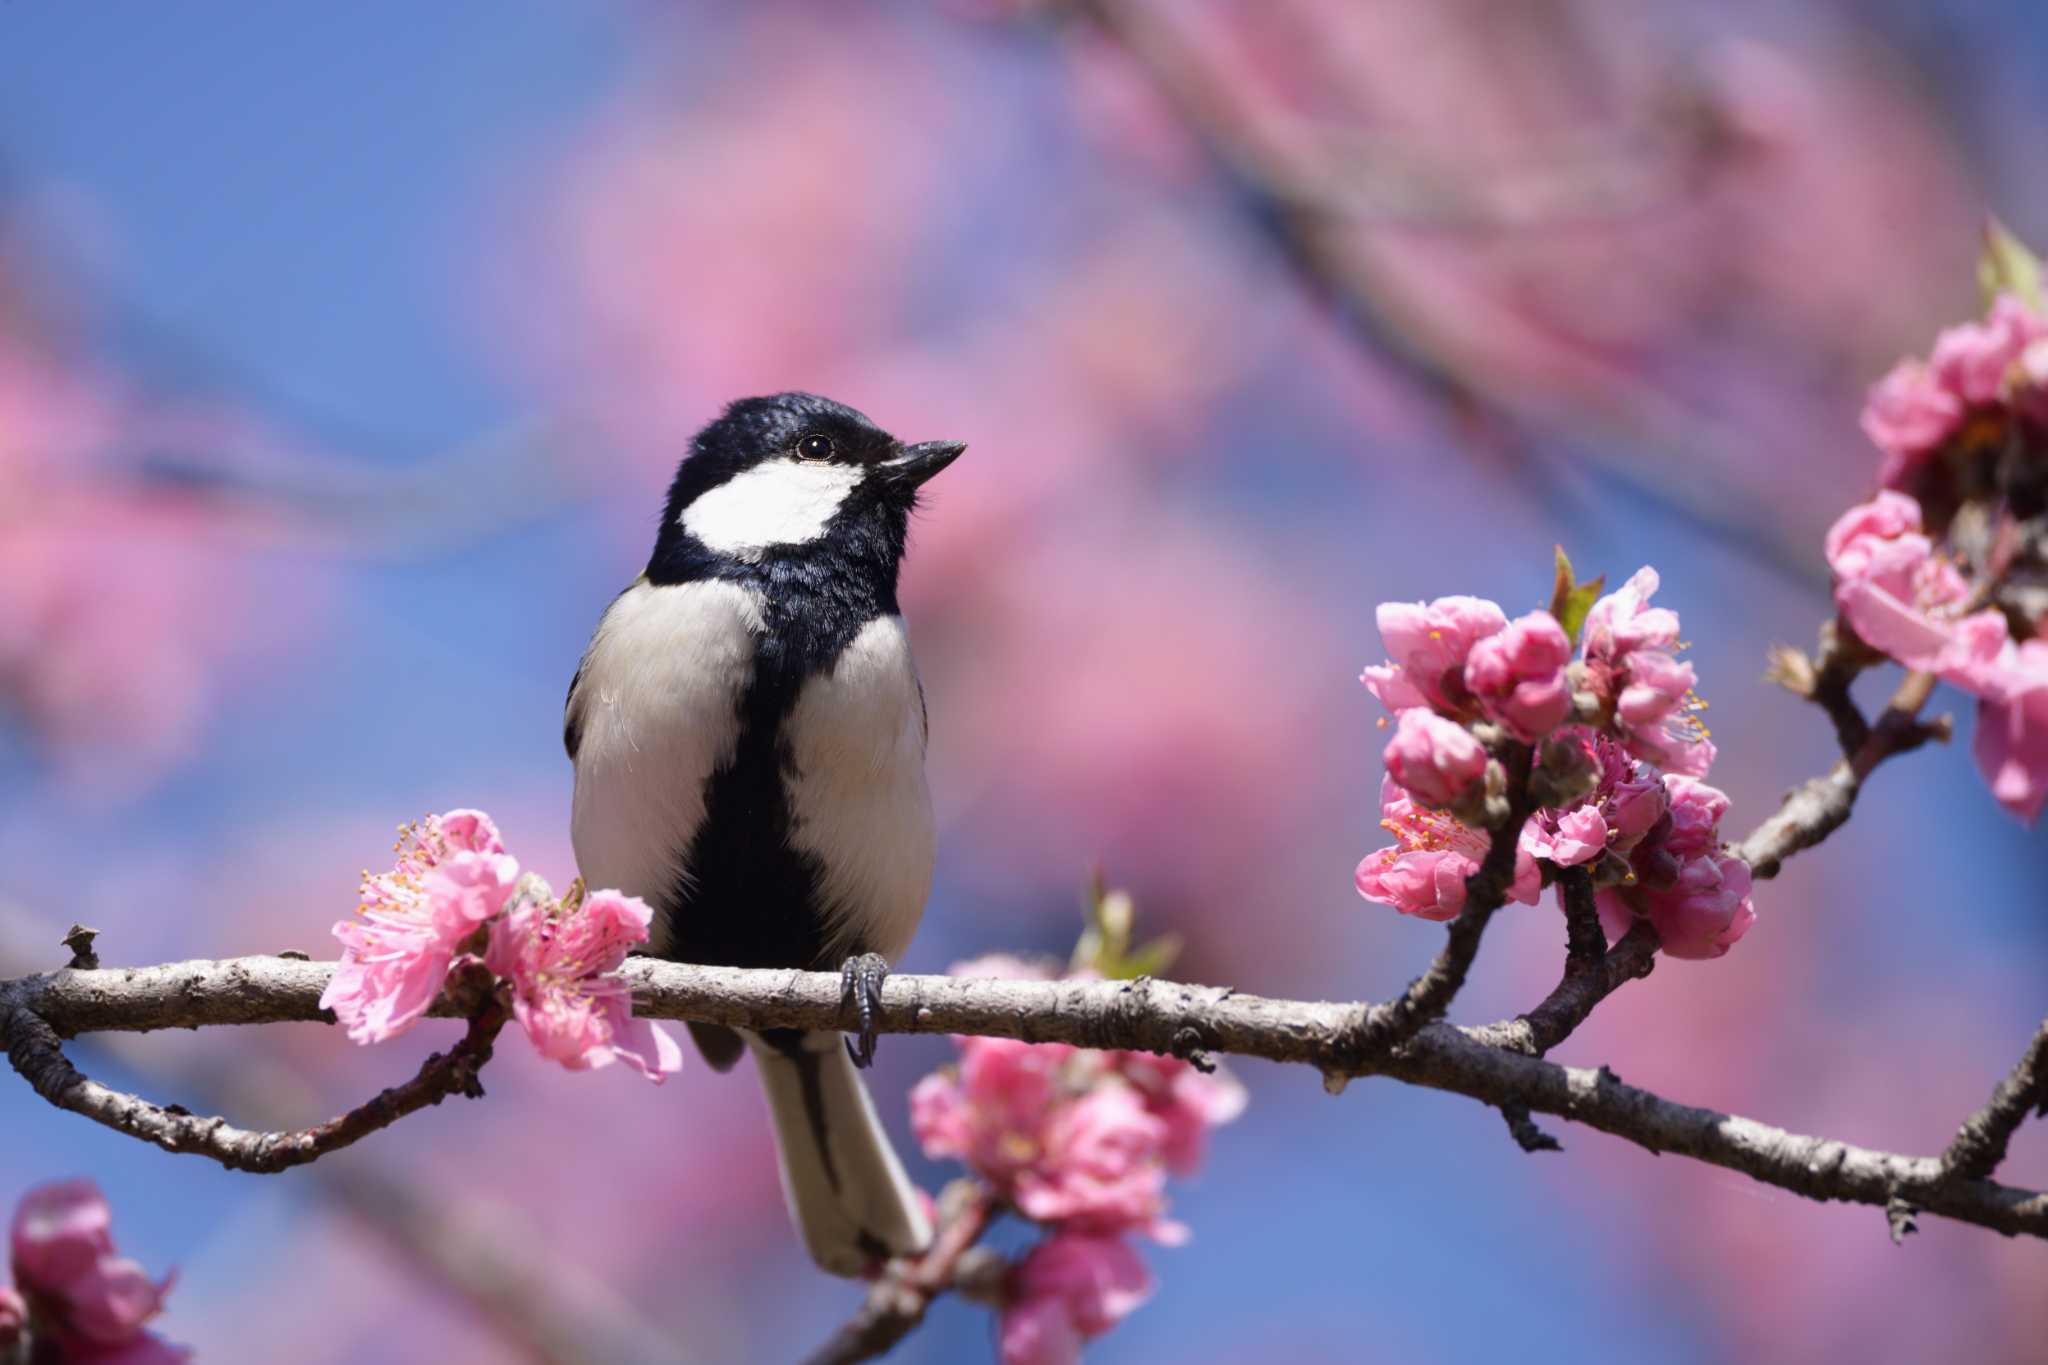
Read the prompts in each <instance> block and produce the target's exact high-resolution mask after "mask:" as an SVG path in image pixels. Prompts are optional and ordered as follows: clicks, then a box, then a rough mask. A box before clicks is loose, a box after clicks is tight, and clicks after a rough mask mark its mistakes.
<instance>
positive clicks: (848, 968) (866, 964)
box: [839, 953, 889, 1068]
mask: <svg viewBox="0 0 2048 1365" xmlns="http://www.w3.org/2000/svg"><path fill="white" fill-rule="evenodd" d="M888 979H889V962H888V959H887V958H884V957H883V956H882V955H881V954H880V953H861V954H859V955H857V956H855V957H849V958H848V959H846V963H845V965H843V966H842V967H840V969H839V991H840V998H841V999H842V1000H843V999H845V998H846V997H847V996H849V995H850V996H852V997H853V1004H854V1008H855V1009H856V1010H858V1011H859V1012H860V1032H859V1034H858V1035H857V1037H858V1039H859V1041H858V1042H855V1041H854V1040H852V1039H849V1040H847V1044H846V1055H847V1056H849V1057H851V1058H853V1064H854V1065H855V1066H857V1067H861V1068H866V1067H868V1066H871V1065H873V1064H874V1060H875V1016H876V1015H877V1014H879V1013H880V1012H881V1008H882V983H883V982H884V981H886V980H888Z"/></svg>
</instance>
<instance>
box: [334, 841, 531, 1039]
mask: <svg viewBox="0 0 2048 1365" xmlns="http://www.w3.org/2000/svg"><path fill="white" fill-rule="evenodd" d="M396 852H397V854H398V858H397V862H396V864H395V865H394V866H393V868H392V870H391V871H389V872H383V873H378V874H376V875H374V876H372V875H367V874H366V875H365V876H364V878H363V887H362V900H361V904H360V905H359V906H358V907H357V911H356V918H354V919H349V920H342V921H341V922H339V923H337V924H336V925H335V926H334V936H335V937H336V938H337V939H339V940H341V944H342V956H341V964H340V965H339V966H338V967H337V968H336V969H335V973H334V976H333V978H332V979H331V980H330V981H329V982H328V983H327V989H326V990H325V991H324V992H322V994H321V996H320V1004H321V1007H322V1008H324V1009H331V1010H333V1011H334V1013H335V1015H336V1017H337V1018H339V1019H340V1020H341V1022H342V1023H343V1024H344V1025H346V1026H347V1028H348V1036H349V1037H350V1039H352V1040H353V1041H355V1042H357V1043H376V1042H382V1041H383V1040H385V1039H387V1038H393V1037H396V1036H397V1035H399V1034H401V1033H403V1032H405V1031H406V1030H407V1029H409V1028H411V1027H412V1026H413V1024H414V1022H415V1021H417V1020H418V1019H419V1017H420V1016H421V1015H422V1014H424V1013H425V1012H426V1009H427V1007H428V1006H429V1005H431V1004H433V1002H434V999H435V997H436V996H438V995H439V994H440V993H441V986H442V984H443V983H444V982H445V981H446V980H447V979H448V970H449V968H450V967H451V966H452V965H453V963H454V961H455V956H456V953H457V952H458V950H459V949H460V947H461V945H462V943H463V942H464V940H466V939H468V938H469V937H470V936H471V935H472V934H474V933H475V932H476V930H477V929H478V928H479V927H481V926H482V925H483V924H484V923H485V921H487V920H489V919H490V918H491V917H492V916H493V915H495V914H497V913H498V912H499V911H500V910H501V909H503V908H504V905H505V902H506V900H507V899H509V898H510V896H511V895H512V890H513V886H514V884H515V883H516V882H517V881H518V878H519V862H518V860H517V859H515V858H513V857H511V856H510V855H509V854H507V853H506V852H505V851H504V844H503V843H502V842H501V841H500V840H499V838H498V831H497V827H496V826H495V825H493V824H492V823H491V820H490V817H489V816H487V815H485V814H483V813H482V812H481V811H472V810H457V811H450V812H448V813H447V814H446V815H430V816H428V817H427V818H426V819H424V820H422V821H421V822H420V823H419V824H417V825H412V826H408V827H407V828H406V829H404V830H403V831H401V832H400V836H399V841H398V845H397V849H396Z"/></svg>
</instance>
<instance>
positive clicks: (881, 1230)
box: [747, 1030, 932, 1275]
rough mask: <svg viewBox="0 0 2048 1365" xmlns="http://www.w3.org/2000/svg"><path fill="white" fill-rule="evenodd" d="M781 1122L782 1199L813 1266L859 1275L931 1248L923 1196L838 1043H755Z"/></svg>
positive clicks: (794, 1036)
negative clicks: (876, 1265)
mask: <svg viewBox="0 0 2048 1365" xmlns="http://www.w3.org/2000/svg"><path fill="white" fill-rule="evenodd" d="M747 1041H748V1042H749V1043H750V1044H752V1045H753V1050H754V1062H755V1065H756V1066H757V1067H758V1068H759V1069H760V1072H761V1085H762V1088H763V1089H765V1090H766V1091H767V1092H768V1108H769V1109H770V1110H771V1111H772V1112H773V1114H774V1117H775V1144H776V1147H777V1149H778V1150H779V1151H780V1154H781V1158H782V1192H783V1195H784V1196H785V1197H786V1198H787V1199H788V1201H789V1216H790V1220H791V1221H792V1222H793V1223H795V1224H796V1229H797V1231H798V1233H800V1234H801V1235H802V1237H803V1239H804V1245H805V1247H807V1248H808V1249H809V1250H810V1253H811V1257H812V1259H813V1260H815V1261H817V1263H818V1264H819V1265H820V1266H822V1267H823V1268H824V1269H826V1270H828V1271H830V1272H831V1273H833V1274H834V1275H859V1274H861V1273H862V1272H863V1271H864V1270H866V1269H867V1268H868V1267H869V1266H871V1265H873V1264H874V1263H875V1262H877V1261H880V1260H883V1259H885V1258H886V1257H889V1256H901V1255H908V1254H910V1253H912V1252H917V1251H922V1250H923V1249H924V1248H925V1246H926V1245H927V1244H929V1243H930V1241H931V1239H932V1228H931V1220H930V1219H928V1218H926V1217H925V1213H924V1208H923V1205H922V1204H921V1203H920V1202H919V1199H918V1193H917V1190H916V1187H914V1186H913V1185H912V1184H911V1183H910V1178H909V1177H908V1176H906V1175H905V1174H904V1173H903V1163H902V1162H901V1161H899V1160H898V1159H897V1157H896V1151H895V1149H894V1148H893V1147H891V1146H890V1145H889V1137H888V1134H886V1133H884V1132H883V1131H882V1125H881V1122H880V1120H878V1119H877V1118H876V1117H875V1106H874V1103H873V1101H871V1100H870V1099H869V1098H868V1091H867V1087H866V1086H865V1085H863V1084H861V1079H860V1073H859V1072H857V1071H855V1070H854V1067H853V1059H852V1058H850V1057H848V1056H847V1055H846V1044H845V1042H844V1041H843V1040H842V1039H841V1038H840V1036H839V1035H838V1034H837V1033H798V1032H795V1031H793V1030H777V1031H774V1032H770V1033H765V1034H752V1033H750V1034H748V1035H747Z"/></svg>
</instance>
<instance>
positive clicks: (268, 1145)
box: [5, 975, 508, 1175]
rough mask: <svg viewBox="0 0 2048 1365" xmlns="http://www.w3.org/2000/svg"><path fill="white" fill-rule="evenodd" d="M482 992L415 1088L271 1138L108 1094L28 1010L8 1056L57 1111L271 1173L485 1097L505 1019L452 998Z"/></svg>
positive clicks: (20, 1015) (14, 1029)
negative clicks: (448, 1105) (458, 1033)
mask: <svg viewBox="0 0 2048 1365" xmlns="http://www.w3.org/2000/svg"><path fill="white" fill-rule="evenodd" d="M485 980H486V981H488V976H487V975H486V978H485ZM476 993H480V994H481V996H482V1003H481V1004H480V1005H475V1006H473V1009H474V1011H475V1012H474V1013H473V1014H472V1015H471V1016H470V1021H469V1029H468V1031H467V1032H466V1033H464V1035H463V1036H462V1039H461V1041H459V1042H457V1043H456V1044H455V1046H454V1047H452V1048H450V1049H449V1050H448V1051H447V1052H445V1053H442V1052H437V1053H434V1054H433V1055H432V1056H430V1057H428V1058H427V1060H426V1061H425V1062H423V1063H421V1064H420V1069H419V1071H418V1072H417V1073H416V1074H415V1075H414V1076H413V1077H412V1079H411V1080H408V1081H406V1082H404V1083H403V1084H401V1085H396V1086H393V1087H391V1088H390V1089H388V1090H384V1091H381V1092H380V1093H378V1094H377V1095H376V1096H374V1097H373V1098H371V1099H369V1100H367V1101H365V1102H364V1103H362V1104H359V1105H357V1106H356V1107H355V1108H353V1109H351V1110H349V1111H348V1112H347V1113H345V1114H341V1115H339V1116H337V1117H335V1118H332V1119H329V1120H328V1121H327V1122H325V1123H320V1124H315V1125H314V1126H312V1127H310V1128H298V1129H291V1130H285V1131H274V1132H258V1131H253V1130H250V1129H246V1128H237V1127H236V1126H234V1125H233V1124H231V1123H229V1122H228V1121H227V1120H226V1119H224V1118H218V1117H203V1116H201V1115H198V1114H193V1113H191V1112H189V1111H187V1110H186V1109H184V1108H182V1107H181V1106H177V1105H170V1106H165V1105H159V1104H153V1103H151V1102H150V1101H148V1100H145V1099H143V1098H141V1097H140V1096H137V1095H131V1094H128V1093H127V1092H125V1091H120V1090H113V1089H110V1088H108V1087H107V1086H104V1085H101V1084H100V1083H99V1082H98V1081H95V1080H93V1079H92V1078H91V1077H89V1076H87V1075H85V1074H84V1073H83V1072H81V1071H80V1070H79V1069H78V1068H77V1067H75V1066H73V1065H72V1063H71V1060H70V1059H69V1058H68V1057H66V1056H65V1055H64V1048H63V1044H62V1042H61V1040H60V1038H59V1036H58V1033H57V1031H56V1030H55V1029H54V1028H53V1027H51V1025H50V1023H49V1022H48V1021H46V1020H45V1019H43V1018H42V1016H40V1015H38V1014H37V1013H36V1012H35V1011H34V1010H32V1009H26V1008H19V1007H17V1008H16V1009H14V1010H13V1011H12V1012H11V1014H10V1015H9V1017H8V1019H7V1023H6V1027H5V1034H6V1038H7V1058H8V1060H9V1061H10V1062H12V1063H13V1064H14V1069H15V1070H16V1071H17V1072H19V1073H20V1074H21V1075H22V1077H23V1078H24V1079H25V1080H27V1081H28V1083H29V1084H30V1085H31V1086H33V1087H34V1088H35V1091H36V1093H37V1094H39V1095H41V1096H42V1097H43V1098H44V1099H46V1100H48V1101H49V1102H50V1103H51V1104H54V1105H56V1106H57V1107H58V1108H59V1109H68V1110H70V1111H71V1112H72V1113H74V1114H81V1115H83V1116H84V1117H86V1118H89V1119H91V1120H92V1121H93V1122H94V1123H98V1124H102V1125H104V1126H106V1127H108V1128H112V1129H114V1130H115V1131H116V1132H120V1133H126V1134H127V1135H128V1136H130V1137H134V1138H140V1139H141V1140H142V1141H144V1142H149V1143H154V1144H155V1145H156V1146H158V1147H161V1148H163V1149H164V1150H165V1151H167V1152H191V1153H195V1154H197V1155H200V1156H206V1157H211V1158H212V1159H213V1160H215V1161H218V1162H219V1163H220V1164H221V1165H223V1166H225V1167H227V1168H228V1169H229V1170H231V1171H251V1172H254V1173H257V1174H260V1175H270V1174H275V1173H276V1172H279V1171H285V1170H289V1169H291V1168H292V1167H294V1166H303V1165H305V1164H306V1163H307V1162H309V1161H315V1160H318V1159H319V1158H320V1157H323V1156H325V1155H327V1154H328V1153H329V1152H335V1151H339V1150H341V1149H342V1148H343V1147H347V1146H349V1145H350V1144H352V1143H355V1142H358V1141H360V1140H362V1139H363V1138H365V1137H368V1136H369V1135H370V1134H371V1133H374V1132H376V1131H377V1130H379V1129H380V1128H388V1127H390V1126H391V1125H392V1124H394V1123H396V1122H398V1120H400V1119H402V1118H404V1117H406V1116H407V1115H408V1114H413V1113H417V1112H418V1111H419V1110H421V1109H424V1108H426V1107H427V1106H429V1105H434V1104H439V1103H440V1102H441V1101H442V1100H443V1099H445V1098H447V1097H448V1096H449V1095H454V1094H461V1095H466V1096H468V1097H470V1098H472V1099H480V1098H482V1097H483V1093H484V1090H483V1085H482V1084H481V1083H480V1082H479V1081H478V1079H477V1073H478V1072H479V1071H480V1070H481V1069H482V1068H483V1065H484V1064H485V1063H486V1062H488V1061H490V1059H491V1045H492V1043H493V1042H494V1041H495V1040H496V1039H497V1036H498V1031H499V1030H500V1029H502V1028H504V1026H505V1021H506V1018H507V1017H508V1016H507V1014H506V1011H505V1006H504V1005H503V1003H502V1002H500V1001H499V1000H498V999H497V997H496V996H495V995H494V994H492V993H491V992H490V990H489V987H488V985H485V986H484V987H483V988H482V989H481V991H480V992H479V991H478V988H477V986H476V985H475V984H474V983H459V984H458V986H457V988H456V990H455V994H457V995H458V996H460V995H463V994H476Z"/></svg>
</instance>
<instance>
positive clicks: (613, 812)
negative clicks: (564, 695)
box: [570, 580, 762, 952]
mask: <svg viewBox="0 0 2048 1365" xmlns="http://www.w3.org/2000/svg"><path fill="white" fill-rule="evenodd" d="M761 630H762V617H761V600H760V597H759V596H758V594H756V593H755V592H754V591H753V590H752V589H749V588H743V587H740V586H738V585H736V584H733V583H725V582H718V581H715V580H714V581H707V582H701V583H685V584H676V585H671V586H665V587H656V586H654V585H652V584H649V583H644V582H643V583H638V584H635V585H634V586H633V587H631V588H629V589H627V590H626V592H625V593H624V594H622V595H621V596H620V597H619V599H618V601H616V602H614V603H613V604H612V607H611V610H610V611H608V612H606V613H605V617H604V620H603V621H601V622H599V623H598V627H597V634H596V635H595V636H594V637H593V638H592V640H591V642H590V650H589V652H588V653H587V654H586V655H585V657H584V664H583V673H582V676H581V678H580V679H579V680H578V682H577V684H576V697H575V698H573V699H572V706H573V707H575V708H577V709H578V711H579V716H580V720H581V725H582V734H581V738H580V741H579V743H578V745H577V750H576V796H575V802H574V806H573V810H572V813H571V817H570V839H571V840H572V842H573V843H574V845H575V848H576V865H577V868H578V870H579V871H580V872H581V873H582V875H583V878H584V880H585V881H586V882H587V883H588V884H589V885H590V886H591V887H592V888H593V889H595V888H603V887H616V888H618V889H619V890H621V891H624V892H625V893H626V894H628V895H632V896H639V897H641V898H643V899H645V900H647V901H649V902H650V903H657V904H658V903H659V902H660V901H661V900H663V899H666V898H667V897H668V896H669V895H670V893H671V892H672V891H673V890H674V889H675V888H676V886H677V884H678V879H679V878H680V877H682V876H683V874H684V867H683V861H684V857H685V855H686V854H687V853H688V851H689V845H690V840H691V838H692V837H693V836H694V835H695V834H696V831H697V826H698V825H699V824H701V823H702V822H703V819H704V792H705V784H706V782H707V780H708V779H709V777H710V775H711V773H712V772H713V771H714V770H715V769H716V768H718V767H719V766H721V765H722V764H726V763H729V762H731V760H732V756H733V748H734V745H735V743H736V741H737V739H738V737H739V700H740V697H741V695H742V694H743V693H744V692H745V691H746V688H747V684H748V682H749V681H750V680H751V679H752V676H753V660H754V645H755V639H756V637H757V636H758V635H759V634H760V632H761ZM667 938H668V925H667V924H666V923H665V922H664V920H663V918H662V917H661V916H659V915H657V916H656V918H655V923H654V926H653V939H652V941H651V942H650V944H649V946H650V947H651V948H652V949H653V950H654V951H655V952H661V951H662V950H664V949H665V948H666V946H667V943H666V940H667Z"/></svg>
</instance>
